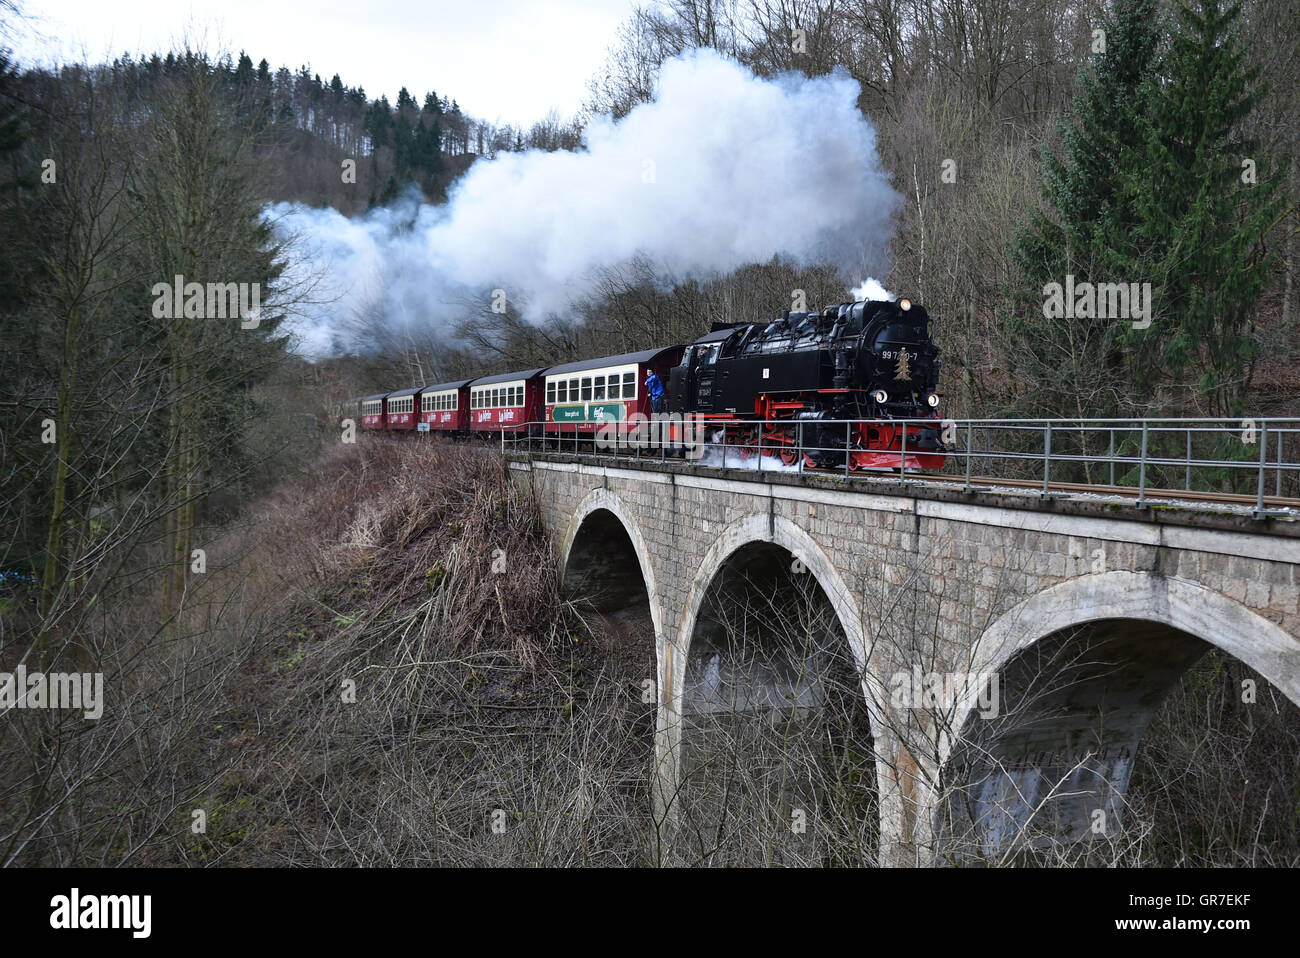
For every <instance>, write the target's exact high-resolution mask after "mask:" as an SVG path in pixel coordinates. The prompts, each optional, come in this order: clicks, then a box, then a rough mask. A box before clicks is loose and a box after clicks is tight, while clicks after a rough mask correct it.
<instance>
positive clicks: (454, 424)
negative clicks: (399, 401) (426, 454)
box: [416, 379, 473, 435]
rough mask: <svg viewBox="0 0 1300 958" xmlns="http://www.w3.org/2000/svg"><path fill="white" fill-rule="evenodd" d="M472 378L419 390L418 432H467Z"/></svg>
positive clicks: (459, 433)
mask: <svg viewBox="0 0 1300 958" xmlns="http://www.w3.org/2000/svg"><path fill="white" fill-rule="evenodd" d="M471 382H473V380H472V379H462V380H460V381H458V382H454V383H437V384H436V385H433V386H424V387H423V388H421V390H420V414H419V420H418V425H417V426H416V428H417V429H419V430H420V432H442V433H450V434H453V435H461V434H463V433H468V432H469V384H470V383H471Z"/></svg>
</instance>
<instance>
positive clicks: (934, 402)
mask: <svg viewBox="0 0 1300 958" xmlns="http://www.w3.org/2000/svg"><path fill="white" fill-rule="evenodd" d="M925 401H926V402H928V403H929V404H930V408H931V409H934V408H935V407H937V406H938V405H939V397H938V396H937V395H935V394H934V393H930V395H928V396H926V397H925Z"/></svg>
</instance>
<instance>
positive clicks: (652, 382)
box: [645, 369, 664, 412]
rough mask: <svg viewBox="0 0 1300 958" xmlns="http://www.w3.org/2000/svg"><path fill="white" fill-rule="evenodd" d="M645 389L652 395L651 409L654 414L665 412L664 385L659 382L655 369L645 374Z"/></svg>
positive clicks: (648, 370)
mask: <svg viewBox="0 0 1300 958" xmlns="http://www.w3.org/2000/svg"><path fill="white" fill-rule="evenodd" d="M645 388H646V392H648V393H649V394H650V408H651V409H652V410H653V411H654V412H663V411H664V384H663V383H661V382H660V381H659V377H658V376H656V375H655V372H654V370H653V369H647V370H646V373H645Z"/></svg>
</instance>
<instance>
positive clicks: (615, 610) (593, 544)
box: [562, 492, 658, 832]
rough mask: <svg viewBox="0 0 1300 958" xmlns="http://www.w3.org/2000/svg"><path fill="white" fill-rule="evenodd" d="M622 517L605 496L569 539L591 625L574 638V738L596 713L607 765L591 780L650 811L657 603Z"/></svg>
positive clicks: (571, 593) (569, 582)
mask: <svg viewBox="0 0 1300 958" xmlns="http://www.w3.org/2000/svg"><path fill="white" fill-rule="evenodd" d="M595 502H600V503H604V505H594V503H595ZM616 510H617V511H616ZM621 511H622V506H621V504H620V503H619V502H618V501H617V500H616V499H614V498H613V497H612V496H609V495H608V494H607V493H604V492H601V493H600V494H599V496H598V497H597V498H595V499H594V500H593V502H591V503H586V504H584V509H583V510H580V511H579V512H578V513H577V514H576V515H575V517H574V520H573V524H572V525H571V527H570V532H569V535H568V537H567V539H566V541H567V550H566V552H565V561H564V572H563V582H562V589H563V593H564V595H565V596H566V597H567V598H568V599H569V600H570V601H571V602H573V603H574V604H575V606H576V607H577V609H578V612H579V614H580V615H581V616H582V618H583V620H584V621H585V622H586V624H587V629H586V630H584V633H583V634H584V636H585V635H587V634H589V635H590V641H589V642H588V641H580V640H579V639H580V637H579V636H576V635H575V636H571V640H572V641H573V645H572V646H571V647H570V648H569V649H568V652H569V656H570V661H569V675H568V676H567V680H568V682H569V683H570V684H571V686H572V687H573V689H574V712H573V716H574V726H573V727H574V729H575V734H581V735H584V736H585V735H587V733H586V732H585V731H583V726H582V724H581V715H583V714H588V715H594V717H595V718H594V721H595V722H596V723H598V725H599V728H597V729H595V730H594V731H593V732H592V733H591V735H590V736H589V740H597V739H604V740H605V741H607V742H608V743H609V744H608V748H607V749H606V750H605V753H604V756H603V761H605V762H606V763H607V765H606V767H604V768H602V769H593V770H592V774H593V775H594V776H595V777H597V778H601V779H603V780H604V781H605V782H606V783H609V787H610V788H611V789H612V790H613V791H617V792H619V793H626V794H628V795H630V796H632V798H631V801H632V803H633V805H634V806H635V805H640V806H641V807H648V806H649V805H650V803H651V795H650V792H649V789H650V786H651V783H652V775H653V768H654V761H653V758H654V736H655V724H656V717H657V711H658V699H657V696H656V691H655V690H656V683H657V678H656V677H657V675H658V666H657V663H656V639H655V636H656V628H657V625H658V621H657V618H658V613H657V612H656V611H655V607H654V602H655V601H656V600H657V597H655V596H654V595H653V578H650V577H651V575H652V573H651V572H650V570H649V567H648V566H643V565H642V563H641V559H640V553H639V550H638V548H637V543H636V542H634V539H633V537H634V536H637V539H638V540H639V535H638V534H637V533H636V531H635V527H634V526H628V525H625V524H624V519H623V518H622V517H621V516H620V515H619V514H618V513H619V512H621ZM574 526H576V528H574ZM648 578H649V581H647V579H648ZM615 783H617V784H615ZM615 807H616V808H619V809H622V808H623V807H624V806H623V805H622V804H616V805H615ZM626 826H627V821H626V820H618V821H615V822H612V823H600V824H598V825H596V826H593V827H596V828H597V829H598V830H600V829H610V830H612V831H614V832H617V831H619V830H620V829H623V828H625V827H626Z"/></svg>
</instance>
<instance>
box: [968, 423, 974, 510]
mask: <svg viewBox="0 0 1300 958" xmlns="http://www.w3.org/2000/svg"><path fill="white" fill-rule="evenodd" d="M974 435H975V424H974V423H972V422H971V421H970V420H969V419H968V420H967V421H966V491H967V492H970V461H971V453H972V452H974V448H975V447H974V446H972V445H971V442H972V440H973V437H974Z"/></svg>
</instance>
